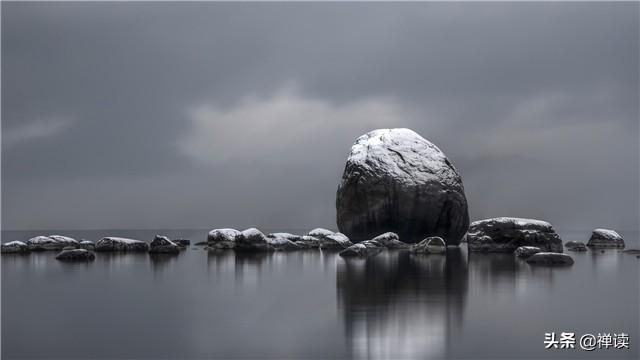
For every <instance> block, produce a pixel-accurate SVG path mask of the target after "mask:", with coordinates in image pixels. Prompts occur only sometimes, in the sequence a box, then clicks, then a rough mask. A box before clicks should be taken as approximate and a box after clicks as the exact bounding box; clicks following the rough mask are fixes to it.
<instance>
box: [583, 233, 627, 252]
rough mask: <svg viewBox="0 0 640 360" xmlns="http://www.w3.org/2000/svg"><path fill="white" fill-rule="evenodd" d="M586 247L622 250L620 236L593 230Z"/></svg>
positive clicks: (622, 242)
mask: <svg viewBox="0 0 640 360" xmlns="http://www.w3.org/2000/svg"><path fill="white" fill-rule="evenodd" d="M587 246H589V247H594V248H624V240H623V239H622V236H620V234H618V233H617V232H615V231H613V230H607V229H595V230H593V232H592V233H591V238H590V239H589V242H587Z"/></svg>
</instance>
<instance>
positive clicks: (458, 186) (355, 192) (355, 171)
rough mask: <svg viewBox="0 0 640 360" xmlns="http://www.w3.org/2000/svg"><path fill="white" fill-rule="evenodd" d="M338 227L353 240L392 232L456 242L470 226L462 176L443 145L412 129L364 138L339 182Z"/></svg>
mask: <svg viewBox="0 0 640 360" xmlns="http://www.w3.org/2000/svg"><path fill="white" fill-rule="evenodd" d="M336 210H337V222H338V228H339V229H340V231H341V232H342V233H344V234H346V235H347V236H348V237H349V238H350V239H352V240H353V241H354V242H357V241H362V240H364V239H371V238H373V237H374V236H376V235H378V234H382V233H385V232H389V231H391V232H394V233H396V234H398V235H399V236H400V238H401V239H402V240H403V241H405V242H410V243H414V242H418V241H420V240H421V239H424V238H425V237H428V236H439V237H442V238H443V239H444V240H445V241H446V242H447V244H449V245H458V244H459V243H460V239H461V238H462V237H463V236H464V234H465V232H466V231H467V228H468V226H469V214H468V210H467V199H466V197H465V194H464V187H463V185H462V179H461V178H460V175H459V174H458V172H457V171H456V169H455V168H454V167H453V165H452V164H451V162H450V161H449V159H447V157H446V156H445V155H444V153H443V152H442V151H440V149H438V148H437V147H436V146H435V145H434V144H432V143H430V142H429V141H427V140H426V139H424V138H423V137H421V136H420V135H418V134H416V133H415V132H414V131H412V130H409V129H378V130H374V131H371V132H369V133H367V134H365V135H362V136H360V137H359V138H358V139H357V140H356V142H355V144H354V145H353V146H352V147H351V153H350V154H349V157H348V158H347V163H346V166H345V169H344V173H343V175H342V180H341V182H340V185H339V186H338V192H337V197H336Z"/></svg>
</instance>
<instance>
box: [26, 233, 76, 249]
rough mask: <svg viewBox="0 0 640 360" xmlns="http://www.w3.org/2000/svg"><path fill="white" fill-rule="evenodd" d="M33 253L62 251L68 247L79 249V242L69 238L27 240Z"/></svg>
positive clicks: (41, 237)
mask: <svg viewBox="0 0 640 360" xmlns="http://www.w3.org/2000/svg"><path fill="white" fill-rule="evenodd" d="M27 245H28V246H29V249H30V250H31V251H45V250H62V249H64V248H65V247H67V246H72V247H77V246H78V241H76V240H75V239H72V238H70V237H67V236H61V235H49V236H36V237H34V238H31V239H29V240H27Z"/></svg>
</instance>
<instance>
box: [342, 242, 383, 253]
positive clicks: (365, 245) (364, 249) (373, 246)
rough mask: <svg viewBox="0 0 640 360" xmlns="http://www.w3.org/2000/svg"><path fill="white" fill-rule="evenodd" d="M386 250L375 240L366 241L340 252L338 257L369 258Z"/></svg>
mask: <svg viewBox="0 0 640 360" xmlns="http://www.w3.org/2000/svg"><path fill="white" fill-rule="evenodd" d="M382 250H384V246H382V244H380V243H379V242H377V241H374V240H365V241H362V242H359V243H357V244H353V245H351V246H349V247H348V248H346V249H344V250H342V251H340V253H339V254H338V255H340V256H342V257H368V256H374V255H377V254H378V253H380V252H381V251H382Z"/></svg>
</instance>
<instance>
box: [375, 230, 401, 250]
mask: <svg viewBox="0 0 640 360" xmlns="http://www.w3.org/2000/svg"><path fill="white" fill-rule="evenodd" d="M371 240H374V241H377V242H379V243H380V244H382V246H384V247H386V248H387V249H408V248H409V247H410V246H411V245H410V244H407V243H405V242H402V241H400V237H399V236H398V234H396V233H393V232H386V233H384V234H381V235H378V236H376V237H374V238H373V239H371Z"/></svg>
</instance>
